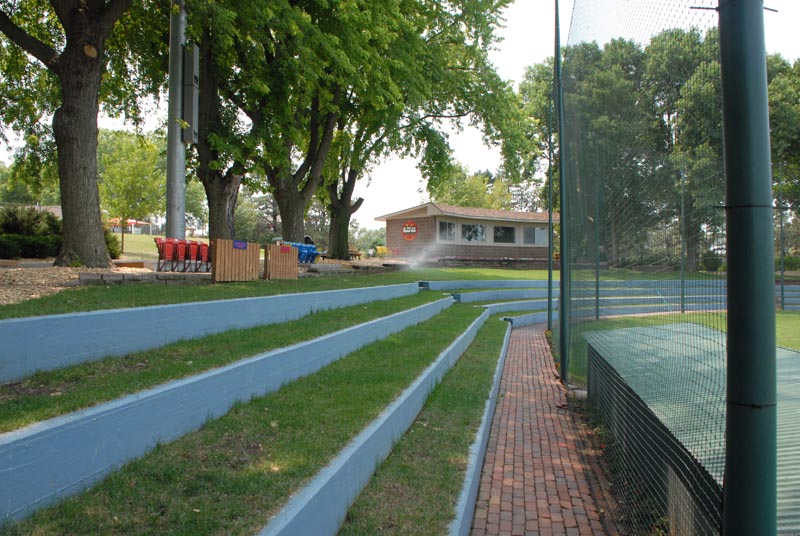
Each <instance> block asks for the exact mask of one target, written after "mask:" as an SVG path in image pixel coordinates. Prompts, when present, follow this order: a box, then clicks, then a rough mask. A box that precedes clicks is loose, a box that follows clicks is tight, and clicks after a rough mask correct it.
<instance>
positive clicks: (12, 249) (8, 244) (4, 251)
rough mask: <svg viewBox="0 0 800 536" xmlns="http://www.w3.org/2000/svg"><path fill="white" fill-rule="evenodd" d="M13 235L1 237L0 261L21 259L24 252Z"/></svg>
mask: <svg viewBox="0 0 800 536" xmlns="http://www.w3.org/2000/svg"><path fill="white" fill-rule="evenodd" d="M11 236H12V235H0V259H19V258H20V257H22V250H21V249H20V247H19V244H18V243H17V241H16V240H14V239H13V238H11Z"/></svg>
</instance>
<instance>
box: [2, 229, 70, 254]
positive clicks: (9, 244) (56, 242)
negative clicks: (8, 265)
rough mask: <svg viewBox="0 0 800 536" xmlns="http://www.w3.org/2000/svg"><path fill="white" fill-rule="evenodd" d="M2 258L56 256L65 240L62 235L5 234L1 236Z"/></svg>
mask: <svg viewBox="0 0 800 536" xmlns="http://www.w3.org/2000/svg"><path fill="white" fill-rule="evenodd" d="M0 239H2V241H0V258H3V259H17V258H20V257H22V258H25V259H44V258H47V257H55V256H56V255H58V251H59V250H60V249H61V243H62V242H63V240H62V238H61V237H60V236H55V235H40V236H25V235H18V234H4V235H2V237H0Z"/></svg>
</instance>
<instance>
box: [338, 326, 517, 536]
mask: <svg viewBox="0 0 800 536" xmlns="http://www.w3.org/2000/svg"><path fill="white" fill-rule="evenodd" d="M506 326H507V324H506V323H505V322H501V321H500V320H499V317H498V316H495V317H492V318H489V319H488V320H487V322H486V324H485V325H484V326H483V327H482V328H481V330H480V331H479V332H478V334H477V336H476V338H475V340H474V341H473V343H472V344H471V345H470V347H469V349H468V350H467V351H466V352H465V354H464V355H463V356H462V357H461V359H460V360H459V361H458V363H456V365H455V366H454V367H453V368H452V369H451V370H450V371H449V372H448V373H447V374H446V375H445V377H444V378H443V379H442V382H441V383H440V384H439V385H438V386H437V387H436V389H434V391H433V392H432V393H431V396H430V397H429V398H428V400H427V402H426V403H425V406H424V407H423V409H422V411H421V412H420V414H419V416H418V417H417V419H416V421H415V422H414V424H413V425H412V426H411V428H410V429H409V431H408V432H406V434H405V435H404V436H403V437H402V438H401V439H400V441H399V442H398V443H397V445H395V447H394V449H393V450H392V453H391V454H390V455H389V457H388V458H387V459H386V461H384V463H383V464H381V466H380V467H378V470H377V471H376V473H375V475H374V476H373V478H372V480H371V481H370V483H369V484H368V485H367V487H366V488H365V489H364V491H363V492H362V493H361V495H360V496H359V497H358V499H357V500H356V502H355V503H354V504H353V505H352V507H351V508H350V510H349V512H348V515H347V520H346V521H345V524H344V525H343V527H342V529H341V530H340V532H339V535H340V536H355V535H365V536H366V535H373V534H391V535H401V534H403V535H419V534H426V535H431V536H433V535H437V534H441V535H444V534H447V528H448V525H449V524H450V522H451V521H452V520H453V514H454V509H455V505H456V502H457V501H458V497H459V494H460V493H461V488H462V486H463V483H464V475H465V471H466V464H467V461H468V456H469V447H470V445H471V444H472V442H473V440H474V439H475V432H476V430H477V428H478V426H479V425H480V421H481V417H482V416H483V410H484V407H485V404H486V398H487V396H488V394H489V390H490V388H491V384H492V379H493V375H494V370H495V367H496V365H497V360H498V358H499V355H500V350H501V348H502V346H503V338H504V335H505V332H506Z"/></svg>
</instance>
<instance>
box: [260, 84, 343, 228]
mask: <svg viewBox="0 0 800 536" xmlns="http://www.w3.org/2000/svg"><path fill="white" fill-rule="evenodd" d="M336 94H338V92H334V95H336ZM334 100H337V97H336V96H334ZM310 114H311V118H310V121H309V139H308V142H307V148H306V149H307V150H306V156H305V158H304V160H303V162H302V163H301V164H300V165H299V166H298V167H297V170H296V171H295V172H294V173H292V172H291V171H288V170H291V169H292V168H293V167H294V162H293V161H291V159H290V160H289V161H287V162H283V163H282V164H284V165H282V166H271V165H269V163H268V162H267V163H266V165H265V166H264V169H265V171H266V173H267V179H268V180H269V184H270V186H271V187H272V195H273V196H274V197H275V201H276V202H277V203H278V209H279V210H280V213H281V226H282V228H283V239H284V240H288V241H291V242H302V241H303V235H304V234H305V233H304V229H305V215H306V209H307V208H308V207H309V206H310V205H311V200H312V199H313V197H314V194H315V193H316V192H317V189H318V188H319V187H320V186H322V166H323V165H324V164H325V159H326V158H327V157H328V152H329V151H330V148H331V143H332V141H333V131H334V128H335V127H336V119H337V116H336V114H335V113H333V112H328V113H326V114H324V115H323V114H321V113H320V110H319V102H318V99H316V98H315V99H314V103H313V104H312V106H311V110H310ZM250 116H251V117H252V114H250ZM290 154H291V152H290Z"/></svg>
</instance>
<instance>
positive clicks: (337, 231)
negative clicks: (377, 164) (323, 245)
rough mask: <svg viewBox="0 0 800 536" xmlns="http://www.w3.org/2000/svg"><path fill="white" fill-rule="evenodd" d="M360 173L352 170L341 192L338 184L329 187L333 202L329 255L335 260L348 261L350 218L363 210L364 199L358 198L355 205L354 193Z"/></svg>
mask: <svg viewBox="0 0 800 536" xmlns="http://www.w3.org/2000/svg"><path fill="white" fill-rule="evenodd" d="M358 175H359V171H358V170H354V169H351V170H350V171H349V172H348V173H347V180H346V181H344V184H343V185H342V188H341V190H339V187H338V184H336V183H334V184H329V185H328V196H329V198H330V201H331V227H330V232H329V233H328V254H329V255H330V256H331V257H333V258H334V259H347V258H348V257H349V254H348V251H349V249H350V244H349V243H348V242H349V235H350V218H351V217H352V216H353V214H354V213H355V212H356V211H357V210H358V209H359V208H361V204H362V203H363V202H364V199H362V198H360V197H359V198H358V199H357V200H356V201H355V203H353V201H352V199H353V191H354V190H355V186H356V181H357V180H358Z"/></svg>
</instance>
